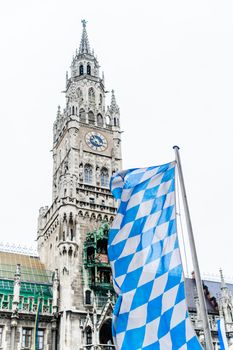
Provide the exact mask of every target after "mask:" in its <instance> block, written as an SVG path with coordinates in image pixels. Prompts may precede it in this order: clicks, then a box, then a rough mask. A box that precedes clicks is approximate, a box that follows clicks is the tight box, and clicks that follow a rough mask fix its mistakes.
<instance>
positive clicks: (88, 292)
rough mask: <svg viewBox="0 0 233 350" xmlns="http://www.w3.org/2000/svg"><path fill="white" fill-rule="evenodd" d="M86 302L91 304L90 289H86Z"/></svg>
mask: <svg viewBox="0 0 233 350" xmlns="http://www.w3.org/2000/svg"><path fill="white" fill-rule="evenodd" d="M85 304H86V305H91V291H90V290H86V291H85Z"/></svg>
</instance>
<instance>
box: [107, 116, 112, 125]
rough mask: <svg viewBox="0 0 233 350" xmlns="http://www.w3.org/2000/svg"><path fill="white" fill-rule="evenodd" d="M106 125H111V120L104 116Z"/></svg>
mask: <svg viewBox="0 0 233 350" xmlns="http://www.w3.org/2000/svg"><path fill="white" fill-rule="evenodd" d="M106 125H108V126H109V125H111V119H110V117H109V115H107V116H106Z"/></svg>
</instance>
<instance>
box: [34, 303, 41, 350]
mask: <svg viewBox="0 0 233 350" xmlns="http://www.w3.org/2000/svg"><path fill="white" fill-rule="evenodd" d="M41 308H42V302H41V298H38V303H37V311H36V319H35V327H34V344H33V350H38V349H39V339H38V326H39V317H40V313H41Z"/></svg>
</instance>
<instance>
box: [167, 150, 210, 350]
mask: <svg viewBox="0 0 233 350" xmlns="http://www.w3.org/2000/svg"><path fill="white" fill-rule="evenodd" d="M173 149H174V151H175V155H176V163H177V169H178V174H179V179H180V187H181V194H182V198H183V203H184V212H185V218H186V223H187V231H188V236H189V243H190V248H191V255H192V261H193V268H194V273H195V280H196V286H197V294H198V298H199V302H200V313H201V318H202V321H203V329H204V335H205V343H206V349H207V350H213V343H212V338H211V332H210V327H209V321H208V315H207V310H206V303H205V297H204V291H203V286H202V280H201V274H200V269H199V264H198V260H197V252H196V247H195V241H194V236H193V229H192V223H191V218H190V213H189V207H188V200H187V196H186V190H185V185H184V177H183V172H182V167H181V161H180V154H179V147H178V146H174V147H173Z"/></svg>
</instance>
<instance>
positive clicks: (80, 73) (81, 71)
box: [79, 64, 83, 75]
mask: <svg viewBox="0 0 233 350" xmlns="http://www.w3.org/2000/svg"><path fill="white" fill-rule="evenodd" d="M79 75H83V65H82V64H81V65H80V66H79Z"/></svg>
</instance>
